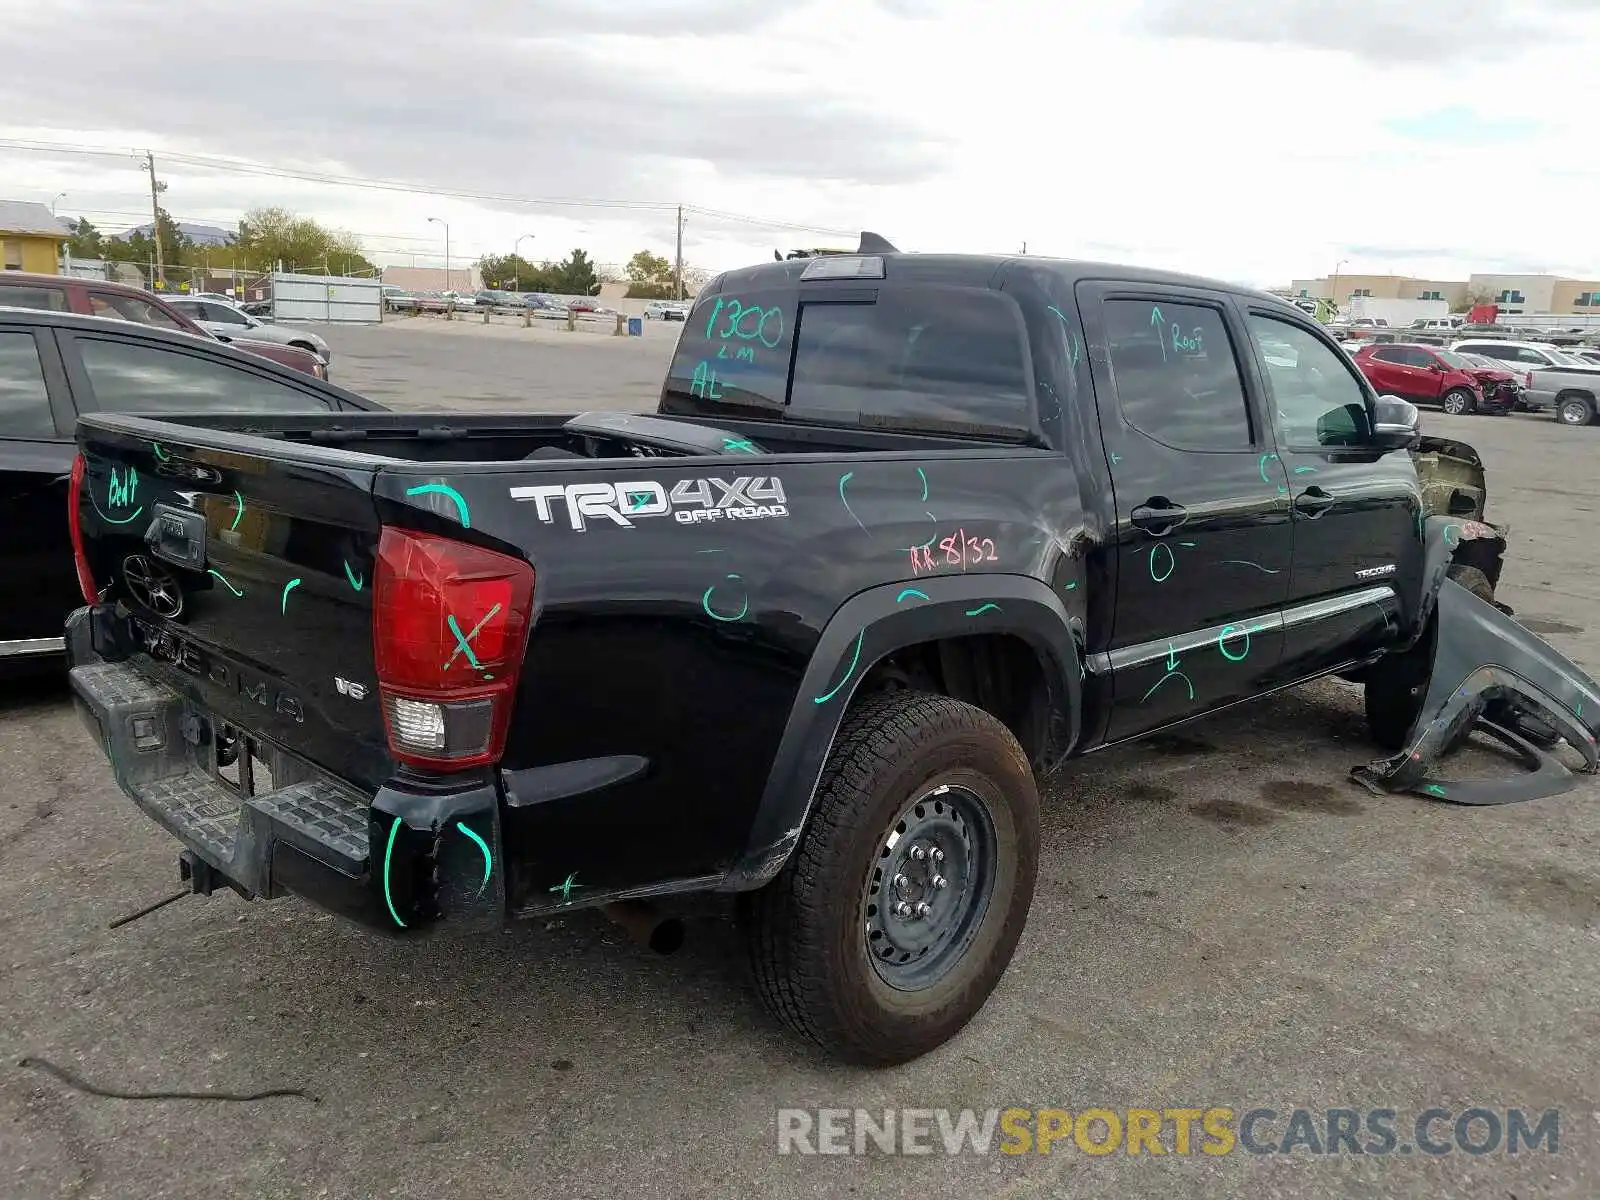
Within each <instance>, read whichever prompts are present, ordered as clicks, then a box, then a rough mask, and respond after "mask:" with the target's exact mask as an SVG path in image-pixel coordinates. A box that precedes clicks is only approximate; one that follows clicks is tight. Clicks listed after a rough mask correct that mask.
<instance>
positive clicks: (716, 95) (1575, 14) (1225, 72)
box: [0, 0, 1600, 285]
mask: <svg viewBox="0 0 1600 1200" xmlns="http://www.w3.org/2000/svg"><path fill="white" fill-rule="evenodd" d="M1597 10H1600V5H1597V4H1596V2H1595V0H1513V2H1512V3H1510V4H1502V3H1494V2H1491V0H1404V3H1402V2H1401V0H1367V2H1364V3H1352V2H1349V0H1259V2H1257V3H1247V2H1246V0H1208V2H1207V3H1191V2H1189V0H1127V2H1126V3H1122V4H1104V3H1088V2H1086V0H986V2H985V3H982V4H974V3H972V2H971V0H961V2H959V3H958V2H956V0H850V2H848V3H847V2H845V0H812V2H809V3H808V2H806V0H795V2H792V3H767V4H763V3H761V2H760V0H521V2H513V0H445V2H441V0H331V2H330V0H315V2H313V0H0V22H3V23H0V28H4V29H5V30H6V42H7V45H8V48H9V50H10V51H11V53H10V54H9V55H8V61H7V64H6V68H5V70H4V71H3V72H0V196H3V197H4V198H8V199H18V200H26V199H33V200H40V201H43V202H45V203H49V202H50V200H51V199H52V198H53V197H54V196H55V195H56V193H58V192H65V193H66V194H67V195H66V198H65V199H63V200H61V201H60V202H59V204H58V211H59V212H61V213H63V214H66V215H69V216H76V215H86V216H88V217H89V218H90V219H91V220H92V221H94V222H95V223H96V224H98V225H100V226H101V227H102V228H107V229H120V228H124V227H126V226H128V225H131V224H135V223H137V222H138V221H139V220H140V219H141V214H147V213H148V203H149V192H148V188H147V183H146V181H145V178H144V176H143V175H142V173H141V170H140V167H139V166H138V165H137V164H136V163H135V162H134V161H133V158H132V153H131V151H132V148H134V147H138V148H141V149H142V148H145V147H149V148H152V149H154V150H155V151H156V153H157V163H158V169H159V171H160V174H161V175H162V177H163V178H164V179H165V180H166V181H167V182H168V184H169V191H168V192H167V194H166V196H165V198H164V202H165V204H166V206H167V207H168V209H169V210H170V211H171V212H172V213H173V214H174V215H175V216H177V217H178V218H179V219H182V220H192V221H202V222H209V223H214V224H227V223H231V222H232V221H234V220H236V219H237V217H238V215H239V213H240V212H241V211H242V210H243V209H245V208H247V207H250V206H252V205H257V204H270V203H277V204H283V205H286V206H288V207H291V208H294V209H295V210H297V211H300V212H304V213H307V214H309V215H312V216H315V217H317V218H318V219H320V220H323V221H325V222H327V223H330V224H333V225H337V226H339V227H342V228H345V229H348V230H351V231H353V232H356V233H358V234H360V235H361V236H362V237H363V239H364V241H365V244H366V246H367V248H368V250H369V253H371V254H372V255H373V256H374V257H375V258H378V259H379V260H380V261H387V262H397V263H408V262H411V261H415V262H416V263H418V264H419V265H432V264H437V263H440V262H441V261H442V254H443V248H442V244H441V237H440V231H439V227H438V226H437V225H430V224H428V223H427V218H428V217H430V216H438V217H442V218H444V219H446V220H448V221H449V223H450V226H451V237H452V243H453V245H452V252H453V257H455V258H456V259H457V260H458V261H460V260H462V259H464V258H471V257H476V255H478V254H480V253H483V252H485V251H504V250H508V249H509V248H510V246H511V243H512V241H513V239H515V238H516V237H518V236H519V235H522V234H532V235H533V236H534V240H533V245H532V247H531V248H530V247H529V246H528V244H527V243H524V246H523V249H524V251H525V252H526V253H528V254H530V256H534V257H538V256H542V255H555V256H560V255H562V254H564V253H565V252H566V251H568V250H570V249H571V248H572V247H573V246H583V247H585V248H587V249H588V250H589V251H590V253H591V254H592V256H593V257H595V258H596V259H597V260H599V261H602V262H620V261H622V260H624V259H626V258H627V257H628V255H630V254H631V253H632V252H633V251H634V250H636V249H639V248H641V247H648V248H650V249H652V250H655V251H657V252H667V253H670V250H671V246H672V238H673V224H674V214H673V213H672V212H671V211H670V210H669V209H667V208H664V207H663V208H655V207H650V206H652V205H660V206H667V205H675V204H679V203H682V204H686V205H690V206H692V207H693V211H692V212H691V215H690V219H689V221H688V223H687V225H686V227H685V230H684V236H685V251H686V257H687V258H688V259H689V261H690V262H692V263H695V264H698V265H702V266H705V267H707V268H711V269H721V268H725V267H730V266H736V265H739V264H741V263H745V262H749V261H752V260H756V259H765V258H770V257H771V252H772V249H773V248H775V247H781V248H791V247H795V246H815V245H846V244H851V234H852V231H856V230H860V229H863V228H867V229H873V230H876V231H878V232H881V233H884V234H885V235H887V236H889V237H890V238H891V239H892V240H893V241H895V242H896V243H897V244H899V245H900V246H901V247H902V248H903V249H916V250H968V251H1003V252H1010V251H1015V250H1017V249H1019V248H1020V247H1021V246H1022V245H1023V244H1024V243H1026V245H1027V248H1028V252H1029V253H1035V254H1052V255H1062V256H1075V257H1089V258H1097V259H1107V260H1112V261H1121V262H1132V263H1139V264H1144V265H1157V266H1172V267H1176V268H1181V269H1185V270H1191V271H1198V272H1201V273H1204V274H1208V275H1213V276H1218V277H1221V278H1225V279H1230V280H1237V281H1241V282H1247V283H1255V284H1263V285H1265V284H1275V283H1286V282H1287V281H1288V280H1289V279H1290V278H1291V277H1295V276H1310V275H1323V274H1327V273H1329V272H1330V271H1331V270H1332V269H1333V268H1334V266H1335V264H1336V263H1337V262H1339V261H1340V260H1347V261H1346V265H1345V267H1344V268H1343V269H1344V270H1345V271H1346V272H1352V273H1353V272H1357V271H1374V272H1389V271H1394V272H1405V273H1411V274H1419V275H1426V276H1432V277H1444V278H1451V277H1464V276H1465V275H1466V274H1467V273H1468V272H1470V271H1473V270H1479V271H1508V272H1509V271H1529V272H1544V271H1550V272H1560V273H1566V274H1575V275H1580V276H1583V277H1587V278H1594V277H1597V276H1600V231H1597V226H1596V223H1595V221H1594V220H1593V209H1592V207H1591V205H1592V198H1593V196H1594V194H1595V193H1594V191H1593V190H1592V189H1593V188H1594V187H1595V185H1596V184H1597V183H1600V155H1597V154H1596V152H1595V144H1594V139H1593V118H1592V104H1591V103H1590V102H1589V100H1588V96H1589V94H1590V91H1589V88H1590V80H1591V78H1592V72H1593V65H1594V63H1595V62H1596V61H1597V59H1600V11H1597ZM19 140H31V141H34V142H49V143H71V144H74V145H85V146H97V147H102V148H109V149H112V150H115V151H119V152H120V153H119V154H114V155H102V156H80V155H68V154H61V153H44V152H36V151H20V150H16V149H7V148H5V146H4V142H5V141H10V142H12V143H15V142H16V141H19ZM163 153H165V154H166V155H167V156H168V157H167V158H166V159H165V160H163V158H162V155H163ZM182 156H188V157H190V158H191V159H193V158H206V157H223V158H227V159H231V160H237V161H243V162H248V163H254V164H258V166H259V167H266V168H275V169H287V170H289V171H292V172H295V173H299V174H308V173H309V174H315V175H320V176H323V177H346V178H360V179H366V180H390V181H399V182H403V183H406V184H418V185H423V186H424V187H427V188H436V189H440V190H443V191H450V192H457V193H471V194H475V195H478V196H485V195H488V196H494V197H504V199H495V200H484V199H470V198H466V197H463V196H455V197H450V196H443V195H433V196H430V195H422V194H416V193H414V192H408V191H405V190H378V189H373V188H358V187H350V186H343V185H338V184H330V183H314V182H307V181H304V180H295V179H289V178H283V177H280V176H275V175H273V174H271V173H263V172H261V171H260V170H258V171H257V172H256V173H243V172H239V171H218V170H215V169H213V168H210V167H208V166H205V165H202V164H199V163H196V162H192V161H191V162H183V161H181V158H182ZM555 199H585V200H605V201H615V202H626V203H628V204H630V205H632V207H599V206H594V205H566V206H558V205H552V204H549V203H544V202H543V201H550V200H555ZM708 210H709V211H708ZM721 214H732V215H733V216H735V217H740V218H752V219H753V220H746V219H733V217H730V216H728V215H721ZM762 220H765V221H771V222H778V223H780V224H778V225H776V226H773V227H763V226H762V225H761V224H760V223H759V222H760V221H762Z"/></svg>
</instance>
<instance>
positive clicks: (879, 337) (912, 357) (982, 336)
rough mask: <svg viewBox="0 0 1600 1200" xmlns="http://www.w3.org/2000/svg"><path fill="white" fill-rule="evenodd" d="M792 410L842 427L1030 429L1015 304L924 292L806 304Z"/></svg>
mask: <svg viewBox="0 0 1600 1200" xmlns="http://www.w3.org/2000/svg"><path fill="white" fill-rule="evenodd" d="M795 343H796V344H795V356H794V382H793V384H792V386H791V388H790V391H789V411H790V412H791V413H793V414H794V415H795V416H797V417H801V418H806V419H811V420H819V421H836V422H854V421H860V422H861V423H862V424H883V425H886V426H902V425H903V426H909V427H913V428H915V427H918V426H925V427H927V428H930V429H951V430H961V429H968V428H972V427H977V428H976V429H973V431H974V432H982V431H987V430H990V429H993V430H997V431H1005V432H1012V431H1021V432H1026V431H1027V430H1028V429H1029V427H1030V425H1031V423H1032V422H1031V415H1032V410H1033V402H1032V399H1031V397H1030V394H1029V391H1028V367H1027V344H1026V342H1025V340H1024V338H1023V333H1022V321H1021V316H1020V314H1019V313H1018V312H1017V309H1016V304H1015V302H1014V301H1012V300H1010V299H1009V298H1007V297H1005V296H1002V295H1001V294H1000V293H998V292H989V291H980V290H977V289H975V288H926V289H915V290H906V291H885V292H881V293H879V298H878V301H877V303H876V304H830V303H821V304H816V303H813V304H806V305H803V306H802V307H801V309H800V329H799V332H798V333H797V334H796V336H795Z"/></svg>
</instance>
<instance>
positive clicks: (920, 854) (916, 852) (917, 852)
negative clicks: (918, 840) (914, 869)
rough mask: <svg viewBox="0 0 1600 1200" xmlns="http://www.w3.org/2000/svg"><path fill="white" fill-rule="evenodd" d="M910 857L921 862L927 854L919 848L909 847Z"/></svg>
mask: <svg viewBox="0 0 1600 1200" xmlns="http://www.w3.org/2000/svg"><path fill="white" fill-rule="evenodd" d="M911 857H912V858H914V859H916V860H917V861H918V862H921V861H922V860H923V859H925V858H927V857H928V852H927V851H926V850H924V849H923V848H922V847H921V846H913V847H911Z"/></svg>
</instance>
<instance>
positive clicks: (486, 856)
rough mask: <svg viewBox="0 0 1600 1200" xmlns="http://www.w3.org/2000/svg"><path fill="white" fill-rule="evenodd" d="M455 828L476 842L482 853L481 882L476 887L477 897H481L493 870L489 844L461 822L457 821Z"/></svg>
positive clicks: (492, 856)
mask: <svg viewBox="0 0 1600 1200" xmlns="http://www.w3.org/2000/svg"><path fill="white" fill-rule="evenodd" d="M456 828H457V829H459V830H461V832H462V833H464V834H466V835H467V836H468V837H469V838H471V839H472V840H473V841H475V842H477V843H478V849H479V850H482V851H483V882H482V883H480V884H479V885H478V895H480V896H481V895H483V889H484V888H486V887H488V886H489V874H490V872H492V871H493V870H494V855H492V854H490V853H489V843H488V842H486V841H484V840H483V839H482V838H481V837H479V836H478V835H477V834H476V833H474V832H473V831H472V830H470V829H468V828H467V826H466V825H465V824H464V823H463V822H461V821H457V822H456Z"/></svg>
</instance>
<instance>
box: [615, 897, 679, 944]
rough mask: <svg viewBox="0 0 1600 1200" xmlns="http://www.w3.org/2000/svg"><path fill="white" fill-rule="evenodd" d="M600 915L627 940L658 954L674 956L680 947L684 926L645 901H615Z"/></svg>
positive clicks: (675, 918) (676, 919)
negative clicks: (610, 922) (622, 933)
mask: <svg viewBox="0 0 1600 1200" xmlns="http://www.w3.org/2000/svg"><path fill="white" fill-rule="evenodd" d="M600 911H601V912H603V913H605V915H606V917H607V918H608V919H610V920H611V921H612V922H613V923H615V924H616V925H617V926H619V927H620V928H621V929H622V930H623V932H625V933H626V934H627V935H628V936H629V937H630V938H632V939H633V940H634V941H635V942H637V943H638V944H639V945H641V946H644V947H646V948H648V949H650V950H653V951H655V952H656V953H657V954H675V953H676V952H677V951H678V949H679V948H680V947H681V946H682V945H683V922H682V921H680V920H679V919H678V918H677V917H671V916H668V915H666V914H665V913H663V912H662V911H661V910H660V909H658V908H656V906H655V905H653V904H650V903H648V902H647V901H644V900H617V901H614V902H612V903H610V904H602V905H601V906H600Z"/></svg>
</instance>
